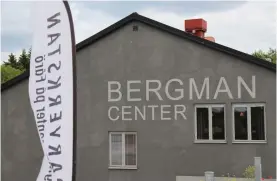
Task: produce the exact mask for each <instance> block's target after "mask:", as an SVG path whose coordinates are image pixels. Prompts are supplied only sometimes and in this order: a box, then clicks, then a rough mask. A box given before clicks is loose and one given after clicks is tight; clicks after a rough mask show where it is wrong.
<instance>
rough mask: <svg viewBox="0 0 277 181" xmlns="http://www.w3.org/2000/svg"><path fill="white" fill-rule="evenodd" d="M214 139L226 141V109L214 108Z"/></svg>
mask: <svg viewBox="0 0 277 181" xmlns="http://www.w3.org/2000/svg"><path fill="white" fill-rule="evenodd" d="M212 121H213V122H212V123H213V139H214V140H224V139H225V130H224V107H212Z"/></svg>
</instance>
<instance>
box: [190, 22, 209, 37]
mask: <svg viewBox="0 0 277 181" xmlns="http://www.w3.org/2000/svg"><path fill="white" fill-rule="evenodd" d="M185 31H186V32H188V33H192V34H193V35H195V36H198V37H200V38H204V35H205V32H206V31H207V22H206V21H205V20H203V19H188V20H185Z"/></svg>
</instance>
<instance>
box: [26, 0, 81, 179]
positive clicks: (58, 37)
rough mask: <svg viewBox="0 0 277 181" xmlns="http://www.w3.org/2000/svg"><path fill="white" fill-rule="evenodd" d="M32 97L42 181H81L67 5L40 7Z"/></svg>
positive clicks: (72, 42)
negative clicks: (41, 155) (77, 179)
mask: <svg viewBox="0 0 277 181" xmlns="http://www.w3.org/2000/svg"><path fill="white" fill-rule="evenodd" d="M33 8H34V11H33V14H32V17H33V24H34V29H33V30H34V32H33V42H32V54H31V60H30V77H29V97H30V102H31V107H32V110H33V113H34V117H35V121H36V125H37V129H38V133H39V137H40V142H41V145H42V149H43V152H44V158H43V160H42V165H41V169H40V173H38V177H37V181H47V180H51V181H71V180H74V179H75V177H74V176H75V151H74V149H75V124H74V123H75V121H76V108H75V105H76V103H75V100H76V99H75V98H76V91H75V90H76V89H75V88H76V86H75V37H74V29H73V22H72V17H71V12H70V8H69V5H68V2H66V1H45V2H40V1H38V2H34V6H33Z"/></svg>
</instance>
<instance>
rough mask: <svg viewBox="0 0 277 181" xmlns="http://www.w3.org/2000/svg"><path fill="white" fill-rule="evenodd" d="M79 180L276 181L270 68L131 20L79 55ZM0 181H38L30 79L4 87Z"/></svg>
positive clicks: (38, 148) (103, 33)
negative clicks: (254, 172) (247, 173)
mask: <svg viewBox="0 0 277 181" xmlns="http://www.w3.org/2000/svg"><path fill="white" fill-rule="evenodd" d="M76 59H77V117H78V119H77V180H81V181H89V180H101V181H145V180H149V181H158V180H159V181H171V180H172V181H173V180H176V176H181V175H185V176H202V175H203V174H204V172H205V171H214V172H215V175H216V176H221V175H222V174H227V173H232V174H235V175H237V176H241V175H242V173H243V171H244V169H245V168H246V167H247V166H248V165H252V164H253V160H254V157H255V156H260V157H261V158H262V166H263V168H262V169H263V170H262V171H263V176H269V175H270V176H273V177H274V178H276V164H275V160H276V104H275V103H276V101H275V100H276V89H275V88H276V67H275V65H273V64H272V63H269V62H266V61H263V60H260V59H257V58H255V57H252V56H250V55H247V54H244V53H242V52H239V51H236V50H233V49H231V48H228V47H225V46H222V45H219V44H217V43H214V42H211V41H208V40H204V39H202V38H199V37H195V36H193V35H191V34H188V33H186V32H184V31H181V30H177V29H174V28H172V27H169V26H166V25H163V24H161V23H159V22H156V21H153V20H151V19H148V18H146V17H143V16H141V15H138V14H136V13H133V14H131V15H129V16H127V17H126V18H124V19H122V20H121V21H119V22H117V23H115V24H114V25H112V26H110V27H108V28H107V29H105V30H103V31H101V32H100V33H98V34H96V35H94V36H92V37H90V38H88V39H87V40H85V41H83V42H81V43H79V44H78V45H77V57H76ZM1 93H2V98H1V101H2V109H1V119H2V130H1V131H2V135H1V136H2V152H1V154H2V155H1V156H2V179H3V180H4V181H8V180H22V179H23V180H35V179H36V177H37V174H38V173H39V169H40V165H41V161H42V155H43V154H42V149H41V145H40V142H39V137H38V133H37V130H36V125H35V121H34V118H33V114H32V110H31V107H30V103H29V97H28V72H26V73H24V74H22V75H20V76H19V77H16V78H15V79H13V80H11V81H9V82H7V83H5V84H3V85H2V90H1Z"/></svg>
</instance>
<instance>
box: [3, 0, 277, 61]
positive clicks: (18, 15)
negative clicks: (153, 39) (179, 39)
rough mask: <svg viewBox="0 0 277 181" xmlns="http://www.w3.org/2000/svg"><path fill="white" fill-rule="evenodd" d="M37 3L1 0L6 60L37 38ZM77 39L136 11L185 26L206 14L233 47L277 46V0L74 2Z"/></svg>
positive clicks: (211, 32) (211, 30)
mask: <svg viewBox="0 0 277 181" xmlns="http://www.w3.org/2000/svg"><path fill="white" fill-rule="evenodd" d="M31 4H32V2H31V1H30V2H24V1H1V62H3V61H5V60H7V58H8V55H9V54H10V53H14V54H16V55H17V56H18V55H19V54H20V53H21V51H22V49H29V48H30V47H31V42H32V28H31V22H32V18H31ZM69 4H70V8H71V12H72V16H73V21H74V29H75V36H76V41H77V43H78V42H80V41H82V40H85V39H86V38H88V37H90V36H92V35H94V34H95V33H97V32H99V31H101V30H103V29H105V28H106V27H108V26H110V25H111V24H113V23H115V22H117V21H119V20H120V19H122V18H124V17H126V16H128V15H129V14H131V13H133V12H137V13H139V14H140V15H143V16H146V17H148V18H151V19H154V20H156V21H159V22H162V23H164V24H167V25H169V26H172V27H175V28H178V29H181V30H184V20H185V19H191V18H203V19H205V20H206V21H207V24H208V28H207V29H208V30H207V33H206V36H213V37H215V40H216V42H217V43H219V44H222V45H225V46H228V47H231V48H233V49H236V50H239V51H242V52H245V53H252V52H254V51H256V50H259V49H261V50H264V51H266V50H268V49H269V48H275V47H276V13H277V12H276V2H274V1H267V2H266V1H214V2H212V1H202V2H201V1H194V2H193V1H191V2H190V1H175V2H174V1H168V2H165V1H163V2H157V1H152V2H151V1H121V2H120V1H117V2H115V1H111V2H101V1H70V2H69Z"/></svg>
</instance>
